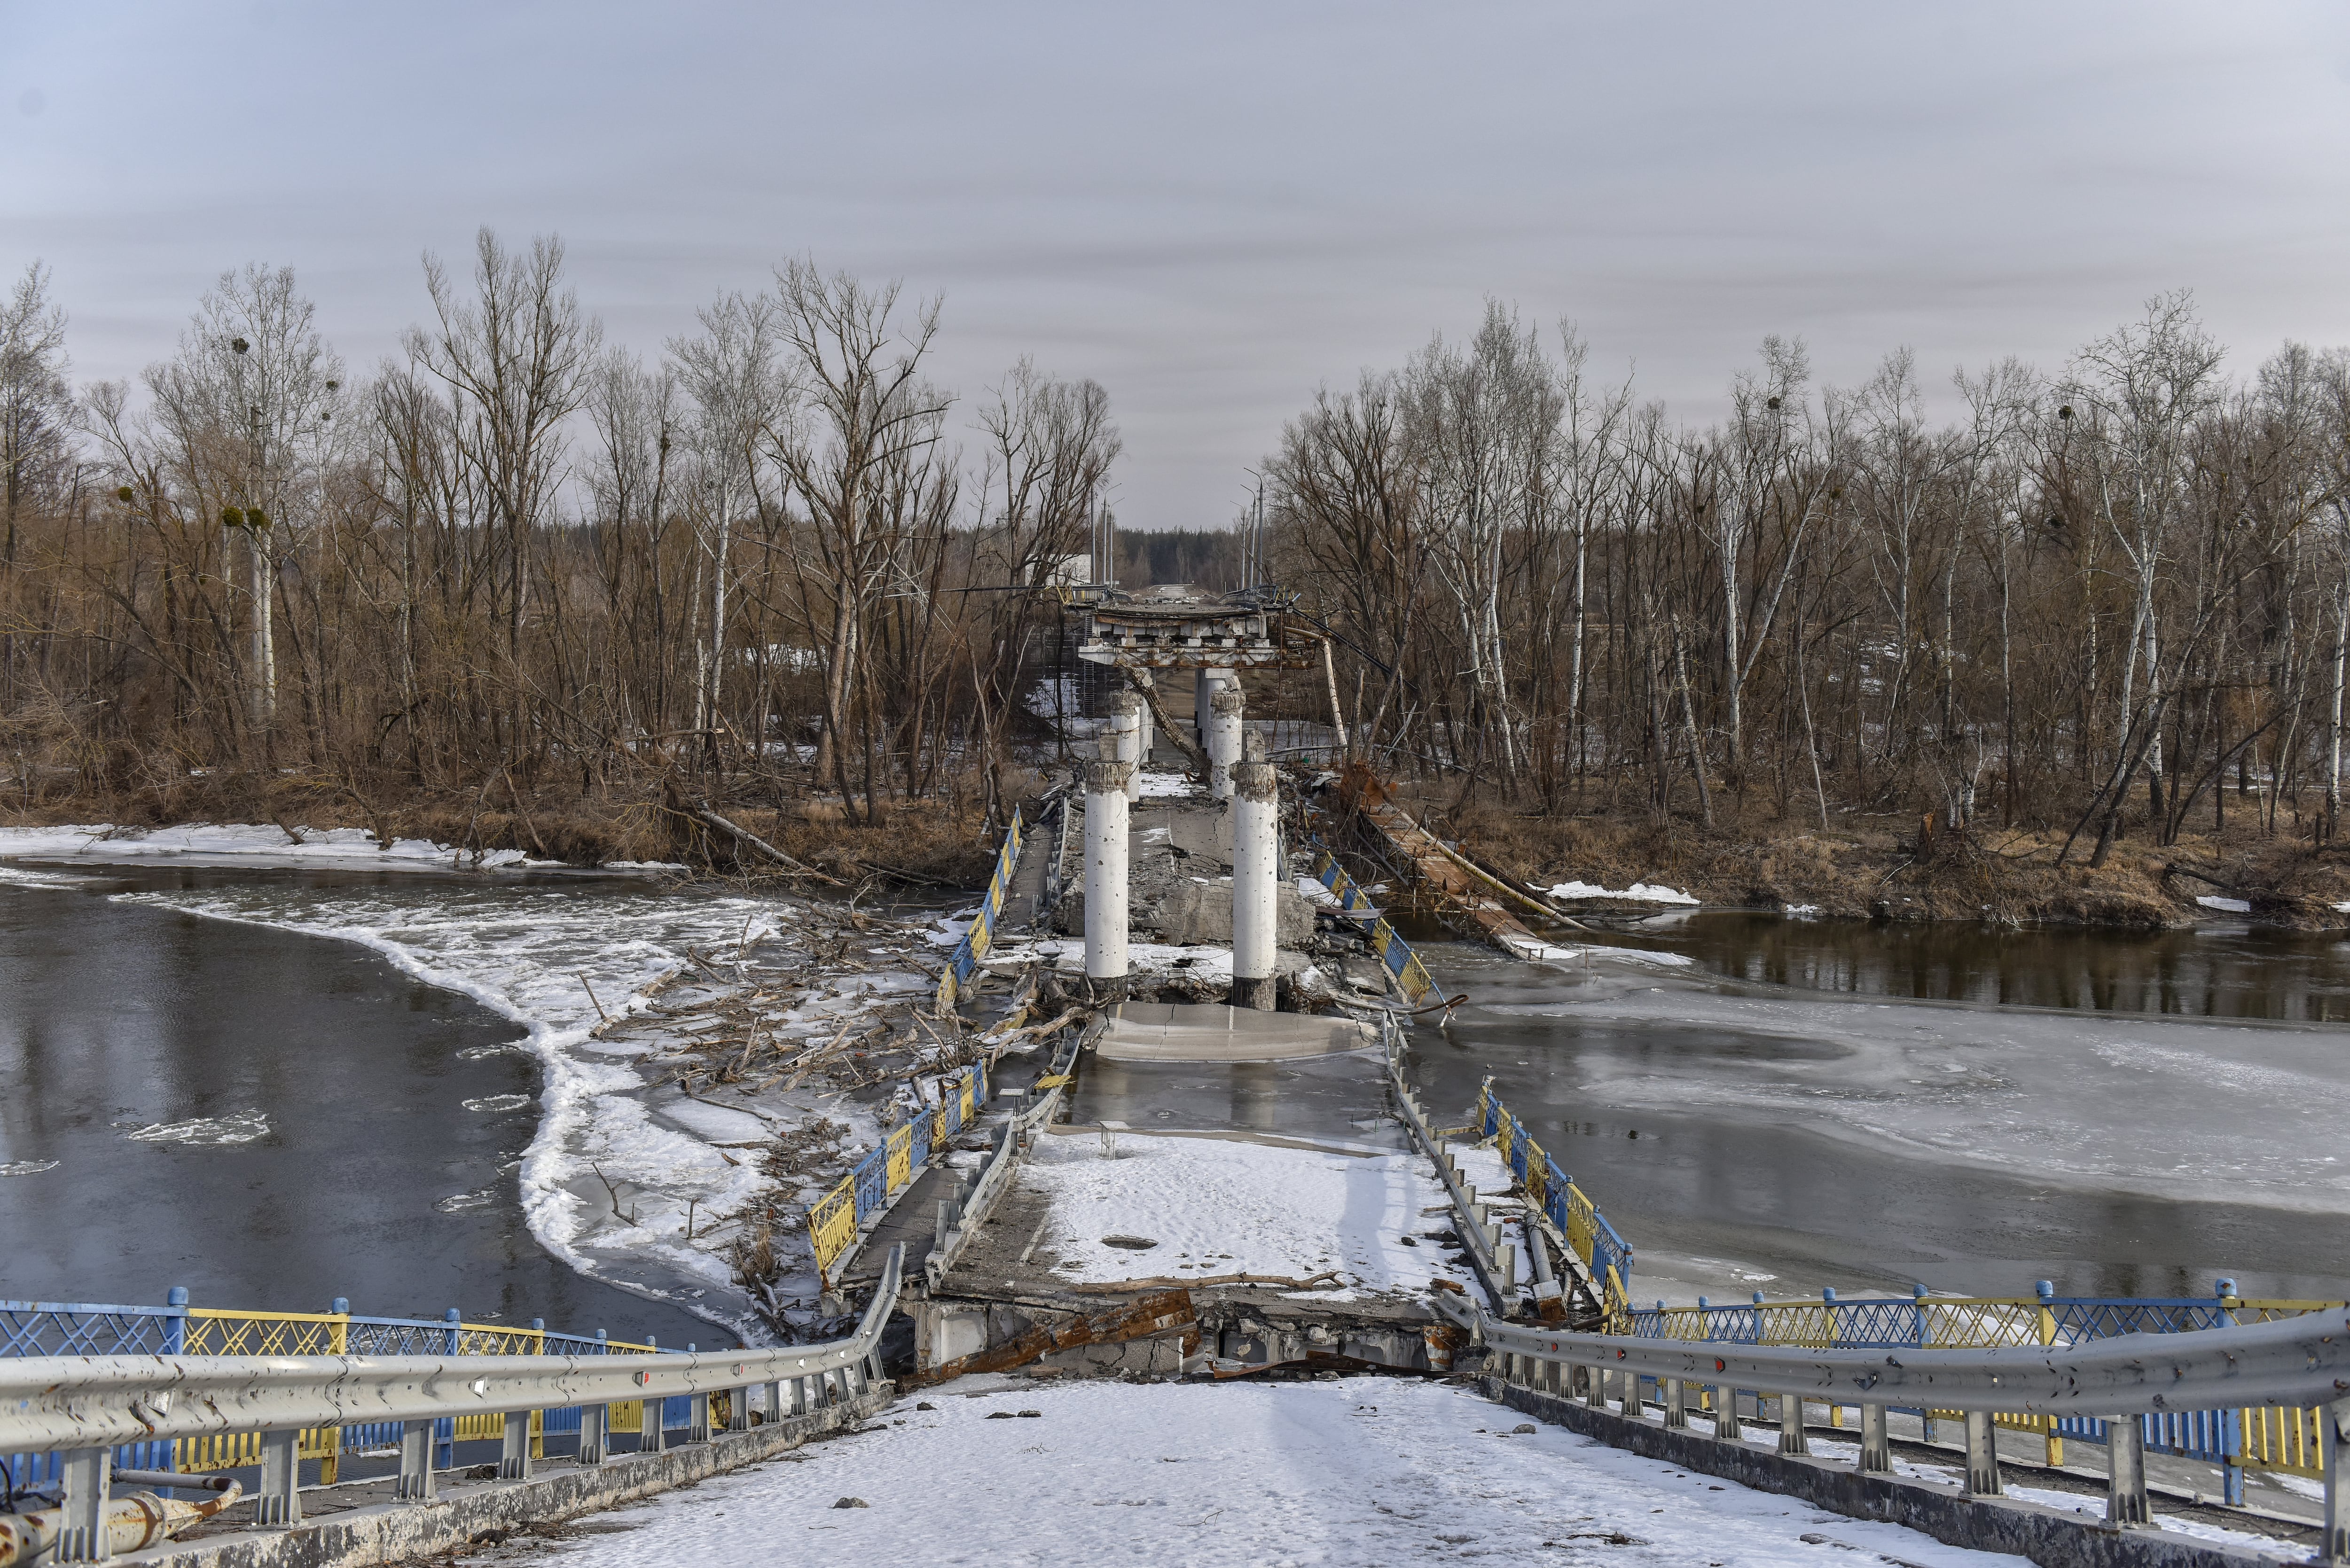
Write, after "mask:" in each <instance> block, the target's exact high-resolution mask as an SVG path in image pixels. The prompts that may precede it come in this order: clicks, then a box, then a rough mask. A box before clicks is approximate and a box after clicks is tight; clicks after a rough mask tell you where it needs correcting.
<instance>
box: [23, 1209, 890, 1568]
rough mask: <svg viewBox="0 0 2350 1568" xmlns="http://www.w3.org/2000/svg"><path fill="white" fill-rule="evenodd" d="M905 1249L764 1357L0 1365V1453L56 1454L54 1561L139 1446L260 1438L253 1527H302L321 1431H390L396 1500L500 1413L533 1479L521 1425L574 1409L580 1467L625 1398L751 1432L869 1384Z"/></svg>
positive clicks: (272, 1358) (601, 1444)
mask: <svg viewBox="0 0 2350 1568" xmlns="http://www.w3.org/2000/svg"><path fill="white" fill-rule="evenodd" d="M902 1262H903V1249H902V1248H899V1247H892V1248H891V1249H890V1251H889V1260H888V1262H886V1263H885V1264H884V1265H883V1268H882V1271H881V1277H880V1280H879V1283H878V1285H877V1287H876V1289H875V1291H874V1293H873V1299H872V1301H871V1303H868V1305H867V1307H866V1309H865V1314H864V1316H863V1317H862V1318H861V1319H860V1320H859V1322H858V1327H857V1332H856V1333H855V1334H850V1335H849V1336H848V1337H847V1338H846V1339H841V1340H836V1341H834V1342H832V1343H831V1344H828V1345H791V1346H786V1347H784V1348H782V1349H772V1350H733V1351H711V1352H704V1353H701V1354H694V1353H684V1354H680V1353H675V1352H656V1353H654V1354H650V1355H631V1356H627V1357H615V1356H608V1355H497V1356H461V1355H89V1356H48V1355H42V1356H22V1357H14V1358H9V1359H5V1360H0V1451H5V1452H24V1453H41V1452H53V1453H57V1454H59V1455H60V1456H61V1458H62V1460H63V1462H62V1464H61V1465H60V1466H59V1467H58V1469H59V1473H60V1476H61V1478H62V1480H63V1483H64V1486H63V1497H62V1498H61V1499H60V1501H59V1503H58V1506H57V1510H55V1512H56V1514H57V1516H58V1520H57V1525H56V1527H55V1529H56V1533H55V1541H56V1544H55V1547H54V1550H53V1553H52V1555H51V1557H50V1560H51V1561H53V1562H82V1561H90V1560H95V1559H98V1558H102V1557H104V1556H107V1555H109V1554H110V1553H109V1551H108V1545H109V1542H108V1540H107V1505H108V1488H109V1477H110V1474H111V1471H112V1469H113V1458H114V1452H115V1450H116V1449H117V1448H118V1447H120V1446H121V1445H124V1444H129V1443H140V1442H161V1441H171V1440H176V1439H189V1438H234V1437H244V1436H246V1435H257V1436H258V1438H259V1443H258V1448H259V1456H258V1457H259V1461H260V1469H261V1482H260V1487H259V1489H258V1492H257V1494H256V1500H257V1507H256V1519H257V1522H259V1523H262V1524H294V1523H298V1522H299V1521H300V1519H301V1499H300V1495H299V1493H298V1492H297V1491H296V1479H297V1476H298V1474H299V1460H298V1458H297V1455H296V1438H298V1437H299V1436H300V1434H301V1433H302V1432H304V1431H306V1430H312V1429H316V1428H324V1427H349V1426H374V1427H393V1426H396V1427H397V1428H399V1431H400V1481H399V1486H398V1495H399V1496H400V1497H401V1498H403V1499H406V1500H410V1501H425V1500H427V1499H430V1498H431V1497H432V1493H433V1465H432V1450H433V1447H434V1444H433V1437H434V1430H435V1428H436V1426H437V1425H438V1424H439V1423H441V1422H442V1421H448V1420H458V1421H463V1420H466V1419H469V1418H475V1417H502V1418H503V1426H504V1454H503V1455H502V1457H501V1458H500V1460H499V1464H498V1474H499V1475H500V1476H501V1477H502V1478H508V1479H521V1478H526V1477H528V1476H529V1474H530V1469H531V1458H532V1442H531V1431H532V1417H533V1416H534V1415H535V1414H536V1413H538V1412H542V1411H546V1410H552V1409H577V1411H578V1412H579V1414H580V1417H581V1421H580V1429H579V1430H580V1436H579V1453H578V1456H577V1458H578V1461H579V1462H580V1463H581V1464H587V1465H594V1464H600V1463H602V1462H603V1460H604V1459H605V1458H606V1454H607V1449H606V1444H605V1435H606V1430H607V1427H606V1416H607V1412H608V1409H609V1407H612V1406H614V1405H618V1404H623V1403H634V1402H641V1401H650V1400H666V1399H669V1398H672V1397H687V1398H689V1399H691V1401H692V1402H693V1407H694V1409H695V1412H696V1419H695V1422H694V1424H693V1431H692V1436H691V1438H689V1440H690V1441H696V1440H706V1439H707V1438H708V1436H709V1397H710V1396H711V1395H712V1394H713V1393H721V1392H723V1393H729V1394H731V1395H732V1396H733V1397H732V1398H731V1399H730V1401H729V1406H730V1426H731V1427H732V1428H736V1429H744V1428H749V1426H750V1425H751V1399H750V1393H751V1390H752V1389H753V1388H754V1387H760V1386H764V1389H765V1391H766V1407H767V1410H768V1411H769V1412H770V1418H771V1419H773V1418H777V1417H780V1416H782V1415H784V1414H791V1415H799V1414H804V1413H806V1412H807V1411H809V1410H812V1409H816V1408H820V1407H824V1406H827V1405H833V1404H838V1403H843V1402H845V1401H846V1400H847V1399H851V1398H855V1397H858V1395H860V1394H862V1393H864V1392H865V1391H866V1389H868V1387H870V1386H873V1385H875V1384H878V1383H879V1382H880V1381H881V1366H880V1345H881V1333H882V1330H883V1328H884V1326H885V1325H887V1324H888V1323H889V1314H891V1313H892V1312H893V1311H894V1310H895V1309H896V1306H897V1301H898V1287H899V1268H900V1266H901V1264H902Z"/></svg>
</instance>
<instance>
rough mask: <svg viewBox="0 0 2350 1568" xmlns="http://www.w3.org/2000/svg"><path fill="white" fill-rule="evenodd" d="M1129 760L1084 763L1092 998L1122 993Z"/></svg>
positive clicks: (1088, 977)
mask: <svg viewBox="0 0 2350 1568" xmlns="http://www.w3.org/2000/svg"><path fill="white" fill-rule="evenodd" d="M1133 771H1134V764H1133V763H1121V762H1093V763H1087V764H1086V983H1087V990H1088V991H1090V992H1092V993H1093V994H1094V995H1095V996H1096V997H1097V998H1118V997H1123V996H1124V995H1125V994H1126V976H1127V951H1126V945H1127V921H1128V909H1127V906H1128V884H1127V866H1126V863H1127V809H1126V784H1127V780H1128V776H1129V775H1130V774H1132V773H1133Z"/></svg>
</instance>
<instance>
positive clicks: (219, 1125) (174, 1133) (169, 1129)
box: [123, 1111, 269, 1148]
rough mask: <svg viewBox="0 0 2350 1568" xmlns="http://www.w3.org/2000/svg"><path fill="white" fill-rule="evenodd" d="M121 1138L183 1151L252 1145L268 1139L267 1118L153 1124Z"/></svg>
mask: <svg viewBox="0 0 2350 1568" xmlns="http://www.w3.org/2000/svg"><path fill="white" fill-rule="evenodd" d="M123 1136H124V1137H128V1138H129V1139H130V1141H131V1142H132V1143H168V1144H176V1145H179V1146H180V1147H185V1148H204V1147H216V1146H224V1145H230V1144H240V1143H252V1142H255V1140H256V1139H260V1138H265V1137H268V1136H269V1118H268V1117H267V1116H264V1115H263V1114H262V1113H261V1112H259V1111H240V1112H238V1113H236V1114H235V1115H234V1116H194V1117H191V1118H190V1119H189V1120H187V1121H183V1122H154V1123H151V1124H150V1125H148V1126H146V1127H140V1128H138V1129H136V1130H135V1131H131V1132H128V1133H125V1134H124V1135H123Z"/></svg>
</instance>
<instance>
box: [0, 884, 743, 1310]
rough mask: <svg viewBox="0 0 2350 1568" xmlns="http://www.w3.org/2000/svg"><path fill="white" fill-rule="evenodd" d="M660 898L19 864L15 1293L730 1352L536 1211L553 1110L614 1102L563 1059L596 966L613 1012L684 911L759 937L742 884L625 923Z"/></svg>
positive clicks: (10, 909) (11, 892)
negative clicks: (594, 1098) (588, 1090)
mask: <svg viewBox="0 0 2350 1568" xmlns="http://www.w3.org/2000/svg"><path fill="white" fill-rule="evenodd" d="M661 897H663V896H661V895H658V894H655V893H652V892H651V891H650V890H643V889H630V888H626V886H625V885H616V884H614V883H612V882H603V881H587V880H582V879H576V878H573V879H562V880H554V881H532V880H525V879H521V878H510V879H504V880H497V881H488V880H479V879H474V880H468V881H458V880H455V879H452V878H442V877H414V876H398V877H380V876H371V875H370V876H360V875H353V874H342V873H321V872H292V871H279V872H275V873H268V874H261V875H256V874H254V873H250V872H237V871H224V870H156V871H149V870H144V869H141V870H137V871H129V872H123V873H120V874H99V875H83V874H67V873H61V872H51V871H47V870H42V869H38V868H31V867H21V868H20V867H5V866H0V1085H5V1093H0V1298H13V1299H17V1300H24V1299H28V1298H29V1299H36V1300H47V1301H57V1300H64V1301H98V1302H131V1303H159V1304H160V1303H161V1301H162V1299H163V1295H164V1292H165V1291H166V1290H167V1289H168V1288H169V1287H171V1286H172V1285H186V1286H187V1287H189V1289H190V1291H191V1293H192V1298H193V1300H194V1301H195V1303H196V1304H198V1305H200V1306H245V1307H261V1308H270V1309H276V1310H286V1311H306V1312H323V1311H325V1310H327V1306H328V1303H329V1302H330V1301H331V1300H332V1299H333V1298H334V1297H336V1296H344V1297H348V1299H349V1300H350V1302H351V1303H352V1306H353V1308H354V1310H356V1311H359V1312H361V1313H374V1314H395V1315H406V1314H416V1315H423V1316H430V1317H439V1316H440V1315H441V1314H442V1312H443V1311H444V1310H446V1309H447V1308H449V1307H452V1306H455V1307H458V1308H460V1309H461V1310H463V1313H464V1314H465V1316H466V1317H467V1319H468V1320H471V1321H490V1322H505V1323H521V1322H527V1321H528V1320H529V1319H531V1318H533V1317H541V1316H543V1317H545V1318H546V1320H547V1322H548V1324H549V1325H550V1326H552V1327H557V1328H569V1329H577V1330H580V1331H582V1332H593V1331H594V1330H595V1329H597V1328H598V1327H602V1328H606V1329H608V1330H609V1331H610V1332H611V1333H612V1334H613V1335H614V1336H615V1337H618V1338H638V1339H640V1338H642V1337H643V1336H644V1335H645V1334H657V1335H658V1336H659V1337H660V1341H661V1342H662V1343H663V1344H671V1345H684V1344H686V1343H688V1342H690V1341H694V1340H695V1338H696V1335H697V1334H699V1335H700V1342H702V1343H718V1342H720V1341H721V1340H722V1339H723V1340H725V1341H726V1342H727V1343H732V1336H730V1335H725V1334H722V1333H721V1332H720V1331H717V1330H714V1329H712V1326H711V1325H710V1324H707V1323H703V1322H701V1321H700V1320H698V1319H697V1318H695V1317H693V1316H692V1315H691V1314H689V1313H688V1312H686V1311H684V1310H681V1307H680V1306H679V1305H675V1304H671V1303H670V1302H665V1301H659V1300H650V1299H647V1297H646V1296H645V1295H643V1294H641V1293H635V1292H631V1291H627V1290H621V1289H617V1288H615V1287H614V1286H613V1285H612V1284H609V1283H605V1282H598V1281H596V1280H593V1279H589V1278H587V1277H586V1276H584V1275H582V1274H581V1273H579V1272H576V1271H575V1270H574V1269H572V1268H570V1267H567V1265H566V1263H565V1262H564V1261H563V1260H562V1259H560V1258H559V1257H557V1256H556V1255H555V1253H553V1252H552V1251H549V1249H548V1247H547V1246H546V1244H545V1242H546V1237H544V1236H541V1235H535V1234H534V1231H533V1227H532V1224H531V1222H530V1221H531V1216H530V1214H529V1212H528V1210H527V1207H526V1205H525V1202H524V1193H525V1168H526V1167H527V1166H528V1164H529V1163H530V1161H531V1160H532V1158H534V1156H535V1154H536V1155H537V1156H538V1157H540V1158H545V1146H546V1131H547V1129H548V1127H550V1125H552V1124H558V1123H560V1122H562V1121H564V1120H566V1119H567V1118H576V1117H577V1116H580V1115H583V1114H586V1113H585V1111H584V1109H583V1107H584V1106H587V1105H589V1104H591V1100H590V1097H589V1096H587V1095H586V1094H585V1093H584V1092H583V1091H581V1090H580V1088H579V1086H578V1085H577V1073H576V1072H573V1071H569V1070H562V1069H558V1070H556V1071H555V1072H553V1073H550V1071H549V1069H548V1065H547V1061H546V1057H547V1055H548V1054H549V1053H550V1052H551V1051H552V1050H553V1049H554V1048H555V1046H556V1044H557V1043H559V1038H560V1035H561V1032H562V1031H564V1030H565V1029H566V1028H567V1027H569V1026H570V1025H571V1024H572V1023H574V1016H573V1015H574V1012H575V1011H576V1012H584V1013H587V1016H588V1017H589V1018H591V1019H592V1017H593V1013H592V1012H591V1011H589V1006H590V1004H589V1003H588V1002H587V998H586V996H585V994H584V992H583V991H582V987H581V981H580V977H581V976H582V975H583V974H584V975H586V976H587V977H588V978H590V979H591V980H593V981H596V982H597V983H598V984H600V985H603V986H604V987H605V988H606V995H607V996H608V998H611V999H613V1000H616V1001H617V999H618V998H619V997H620V996H624V995H626V994H627V992H628V990H629V984H630V981H632V980H633V979H634V978H636V977H638V976H639V975H642V974H645V973H650V972H657V971H658V968H659V967H660V964H661V962H662V950H661V948H660V940H661V939H663V938H668V939H670V940H677V929H678V928H679V927H683V928H684V929H687V930H689V931H691V932H698V933H699V934H701V935H702V936H703V937H704V939H705V940H707V938H708V937H709V935H710V934H711V933H712V932H713V931H715V930H717V929H720V928H722V927H723V929H725V930H727V931H728V932H729V933H731V932H733V931H734V930H738V929H740V928H741V924H742V921H743V911H742V910H741V909H720V908H718V907H717V906H718V905H719V904H720V903H722V902H723V901H720V900H694V899H677V898H670V899H669V900H668V902H667V903H666V904H665V905H664V909H665V910H666V912H667V914H668V917H669V918H668V919H665V920H656V921H646V920H644V919H641V918H639V919H629V917H630V916H631V915H637V916H639V917H641V914H642V913H643V909H642V906H643V905H644V904H645V903H646V902H647V901H649V900H652V899H655V898H661ZM328 933H331V934H333V935H335V936H338V937H340V938H342V939H345V940H319V936H320V935H323V934H328ZM426 976H429V977H430V981H431V982H430V983H428V981H427V979H425V978H422V977H426ZM558 981H559V983H560V986H561V987H562V988H564V989H567V991H568V992H569V993H570V996H571V997H576V998H577V1000H576V1001H572V1000H570V998H569V997H566V996H561V995H558V994H556V992H557V989H558ZM556 1241H557V1242H558V1244H559V1242H560V1237H559V1235H558V1236H557V1237H556ZM648 1282H649V1283H650V1284H652V1285H653V1286H654V1287H655V1288H656V1289H666V1290H667V1291H668V1292H669V1293H671V1294H672V1295H674V1294H676V1293H678V1292H677V1285H676V1282H671V1281H668V1280H665V1279H660V1278H654V1279H651V1280H650V1281H648Z"/></svg>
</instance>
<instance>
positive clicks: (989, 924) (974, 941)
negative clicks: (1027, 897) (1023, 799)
mask: <svg viewBox="0 0 2350 1568" xmlns="http://www.w3.org/2000/svg"><path fill="white" fill-rule="evenodd" d="M1021 828H1022V823H1021V820H1020V809H1019V807H1017V806H1014V808H1013V811H1012V826H1011V827H1009V828H1008V829H1006V830H1005V832H1004V835H1003V847H1001V848H1000V849H998V850H997V851H996V852H995V872H994V874H993V876H991V877H988V879H987V897H986V898H983V899H981V900H980V905H979V918H978V919H974V920H972V923H971V929H969V930H967V931H965V932H963V934H962V941H960V942H958V943H956V944H955V950H954V956H953V957H952V958H951V959H949V960H948V961H947V967H946V969H945V970H944V971H943V972H941V974H940V976H939V1012H941V1014H944V1013H947V1012H952V1011H953V1010H954V1004H955V1001H956V999H957V998H958V997H960V996H961V995H962V987H963V982H964V981H968V980H969V979H971V972H972V971H973V970H975V969H977V968H978V967H979V961H980V960H982V959H983V958H985V957H986V956H987V950H988V949H989V948H990V947H991V946H993V944H994V941H995V923H996V921H998V920H1000V919H1003V900H1004V899H1005V898H1007V897H1008V896H1010V894H1011V892H1012V873H1013V871H1014V868H1015V867H1018V866H1019V864H1020V845H1021V838H1022V834H1021Z"/></svg>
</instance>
